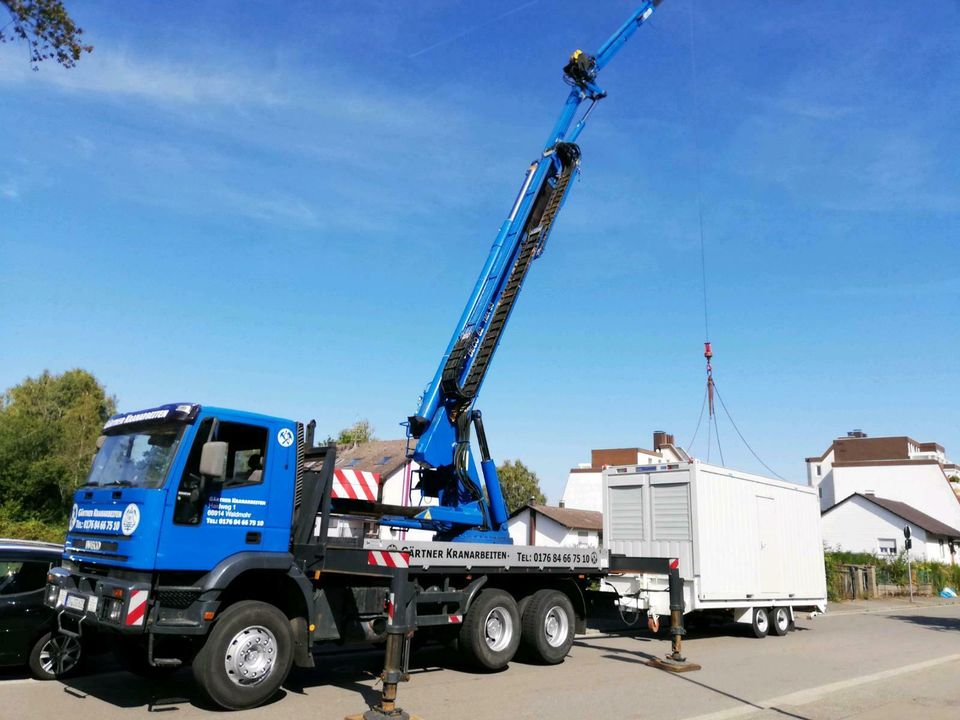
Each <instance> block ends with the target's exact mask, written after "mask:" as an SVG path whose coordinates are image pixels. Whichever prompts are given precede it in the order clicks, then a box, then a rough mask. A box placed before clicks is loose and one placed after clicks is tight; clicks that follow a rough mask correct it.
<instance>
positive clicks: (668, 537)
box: [603, 462, 826, 603]
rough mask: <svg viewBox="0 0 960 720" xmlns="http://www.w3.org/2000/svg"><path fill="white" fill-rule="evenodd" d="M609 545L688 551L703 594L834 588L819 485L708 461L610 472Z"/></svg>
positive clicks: (687, 566) (639, 552) (624, 550)
mask: <svg viewBox="0 0 960 720" xmlns="http://www.w3.org/2000/svg"><path fill="white" fill-rule="evenodd" d="M603 502H604V513H603V523H604V546H605V547H606V548H608V549H609V551H610V552H611V553H617V554H623V555H630V556H636V557H666V558H678V559H679V560H680V574H681V576H682V577H683V578H684V579H685V580H690V581H692V582H694V586H695V587H696V588H697V595H698V599H699V600H702V601H705V602H709V601H745V602H750V603H752V602H754V601H756V600H763V599H791V598H795V599H796V600H798V601H799V600H803V599H807V600H810V599H822V598H824V597H825V595H826V583H825V580H824V570H823V546H822V543H821V539H820V506H819V500H818V497H817V494H816V491H812V490H810V489H809V488H807V487H805V486H800V485H794V484H792V483H786V482H781V481H777V480H770V479H769V478H764V477H762V476H759V475H751V474H748V473H740V472H737V471H733V470H729V469H727V468H721V467H716V466H712V465H706V464H704V463H699V462H694V463H689V464H686V463H683V464H680V465H679V467H678V466H676V465H673V466H670V467H669V468H664V469H662V470H652V469H650V468H648V467H631V466H627V467H618V468H608V469H607V470H605V471H604V494H603Z"/></svg>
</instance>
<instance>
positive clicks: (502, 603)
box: [459, 588, 520, 670]
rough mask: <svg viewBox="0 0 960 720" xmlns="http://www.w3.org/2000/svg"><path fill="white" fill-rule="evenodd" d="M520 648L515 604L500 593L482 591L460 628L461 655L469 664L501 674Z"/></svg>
mask: <svg viewBox="0 0 960 720" xmlns="http://www.w3.org/2000/svg"><path fill="white" fill-rule="evenodd" d="M519 645H520V611H519V610H518V609H517V601H516V600H514V599H513V597H512V596H510V595H509V594H508V593H506V592H504V591H503V590H495V589H493V588H490V589H487V590H481V591H480V594H479V595H477V598H476V600H474V601H473V604H472V605H471V606H470V609H469V610H468V611H467V616H466V617H465V618H464V619H463V625H461V626H460V642H459V646H460V651H461V652H462V653H463V655H464V657H465V658H466V660H467V661H468V662H470V663H471V664H473V665H476V666H478V667H481V668H484V669H486V670H501V669H503V668H505V667H506V666H507V663H509V662H510V661H511V660H512V659H513V656H514V655H516V653H517V647H519Z"/></svg>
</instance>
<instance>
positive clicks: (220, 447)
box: [200, 441, 227, 480]
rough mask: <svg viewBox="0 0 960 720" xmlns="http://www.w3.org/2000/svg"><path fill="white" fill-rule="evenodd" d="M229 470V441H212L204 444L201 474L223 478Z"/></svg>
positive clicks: (201, 455)
mask: <svg viewBox="0 0 960 720" xmlns="http://www.w3.org/2000/svg"><path fill="white" fill-rule="evenodd" d="M226 472H227V443H225V442H216V441H210V442H205V443H204V444H203V451H202V452H201V453H200V474H201V475H202V476H204V477H212V478H214V479H215V480H223V479H224V476H225V475H226Z"/></svg>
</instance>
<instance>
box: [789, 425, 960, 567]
mask: <svg viewBox="0 0 960 720" xmlns="http://www.w3.org/2000/svg"><path fill="white" fill-rule="evenodd" d="M806 463H807V483H808V484H809V485H810V486H811V487H815V488H817V489H818V490H819V492H820V509H821V511H822V512H824V513H825V512H827V511H828V510H829V509H830V508H832V507H834V506H835V505H837V504H839V503H841V502H843V501H844V500H845V499H846V498H848V497H850V496H851V495H853V494H855V493H859V494H860V495H866V496H873V497H878V498H886V499H888V500H893V501H896V502H900V503H906V504H907V505H909V506H910V507H912V508H914V509H916V510H917V511H919V512H921V513H923V514H925V515H928V516H930V517H932V518H934V519H936V520H937V521H939V522H941V523H943V524H944V525H946V526H947V527H950V528H960V498H958V496H957V494H956V493H955V492H954V487H955V484H953V483H951V482H950V481H949V479H948V473H951V472H955V470H956V465H954V464H953V463H951V462H949V461H948V460H947V458H946V452H945V451H944V449H943V447H942V446H941V445H938V444H937V443H932V442H928V443H921V442H917V441H916V440H914V439H913V438H910V437H907V436H896V437H868V436H867V434H866V433H864V432H862V431H860V430H854V431H853V432H850V433H847V436H846V437H841V438H837V439H836V440H834V441H833V442H832V443H831V444H830V447H828V448H827V449H826V450H825V451H824V452H823V453H822V454H821V455H819V456H816V457H808V458H807V459H806ZM824 541H825V542H827V544H828V545H831V546H833V545H836V544H837V543H836V542H835V538H833V537H831V536H829V535H827V534H826V532H825V534H824ZM844 549H848V548H844Z"/></svg>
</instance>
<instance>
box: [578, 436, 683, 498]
mask: <svg viewBox="0 0 960 720" xmlns="http://www.w3.org/2000/svg"><path fill="white" fill-rule="evenodd" d="M689 460H690V458H689V456H688V455H687V453H686V452H684V450H683V449H682V448H680V447H678V446H677V445H676V443H675V442H674V439H673V435H670V434H668V433H665V432H664V431H662V430H657V431H656V432H655V433H654V434H653V450H644V449H643V448H608V449H604V450H591V451H590V463H589V464H586V463H583V464H581V465H578V466H577V467H575V468H573V469H571V470H570V474H569V475H568V476H567V484H566V485H565V486H564V488H563V498H562V499H561V501H560V505H561V507H564V508H577V509H580V510H593V511H595V512H602V511H603V469H604V468H605V467H610V466H611V465H661V464H663V463H671V462H688V461H689Z"/></svg>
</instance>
